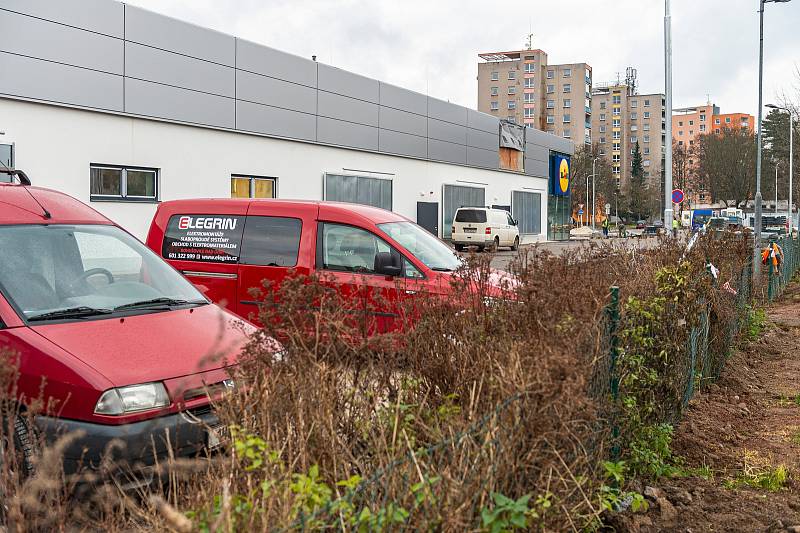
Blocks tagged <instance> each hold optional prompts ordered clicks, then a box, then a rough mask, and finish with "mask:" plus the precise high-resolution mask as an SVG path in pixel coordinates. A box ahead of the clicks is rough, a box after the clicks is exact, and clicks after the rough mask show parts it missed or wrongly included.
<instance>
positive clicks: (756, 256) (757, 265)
mask: <svg viewBox="0 0 800 533" xmlns="http://www.w3.org/2000/svg"><path fill="white" fill-rule="evenodd" d="M763 78H764V0H758V141H757V148H756V197H755V205H754V208H755V221H754V224H753V226H754V227H753V273H754V274H755V275H756V276H758V275H759V274H760V273H761V257H760V252H761V119H762V112H763V107H764V102H763V100H762V99H763Z"/></svg>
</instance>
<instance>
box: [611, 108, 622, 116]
mask: <svg viewBox="0 0 800 533" xmlns="http://www.w3.org/2000/svg"><path fill="white" fill-rule="evenodd" d="M621 113H622V110H621V109H620V108H618V107H615V108H614V109H613V110H612V111H611V114H612V115H614V116H615V117H618V116H620V114H621Z"/></svg>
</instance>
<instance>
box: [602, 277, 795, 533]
mask: <svg viewBox="0 0 800 533" xmlns="http://www.w3.org/2000/svg"><path fill="white" fill-rule="evenodd" d="M767 317H768V321H767V325H766V328H765V330H764V332H763V334H762V335H761V337H760V338H759V339H758V340H756V341H754V342H750V343H747V344H745V345H744V346H742V347H741V348H740V349H739V350H737V351H736V352H735V354H734V356H733V357H732V358H731V359H730V360H729V361H728V363H727V364H726V366H725V369H724V371H723V374H722V376H721V377H720V379H719V380H718V381H717V382H716V383H714V384H712V385H710V386H708V387H706V388H704V389H703V390H702V392H700V393H699V394H698V395H697V396H696V397H695V398H694V399H693V400H692V401H691V402H690V405H689V408H688V410H687V411H686V413H685V414H684V417H683V419H682V421H681V423H680V425H679V426H678V428H677V429H676V434H675V439H674V442H673V449H674V451H675V453H676V454H677V455H679V456H681V457H682V458H683V460H684V466H686V467H689V468H703V467H705V468H710V469H711V470H713V473H714V474H713V477H712V478H710V479H708V480H707V479H704V478H701V477H685V478H671V479H663V480H659V481H658V482H654V483H652V484H651V485H653V486H652V487H650V488H649V489H647V488H646V487H645V486H642V487H640V488H641V489H642V490H643V491H644V492H645V493H646V496H648V499H649V501H650V508H649V510H648V511H647V512H646V513H644V514H641V513H640V514H637V515H629V516H626V517H624V518H622V519H621V520H620V523H619V524H617V525H616V529H617V530H619V531H631V532H637V531H642V532H650V531H676V532H677V531H682V532H700V531H737V532H738V531H743V532H751V531H769V532H772V531H776V532H777V531H791V532H797V533H800V285H798V284H796V283H795V284H792V285H790V286H789V287H788V288H787V290H786V291H785V293H784V294H783V296H782V297H781V299H780V300H778V301H777V302H775V303H774V304H773V305H772V306H771V307H770V308H768V309H767ZM779 466H783V467H785V468H786V470H787V471H788V472H789V479H788V482H787V483H786V484H785V486H784V488H783V489H781V490H777V491H774V492H773V491H768V490H765V489H756V488H751V487H749V486H742V485H741V484H738V485H736V488H731V481H733V480H736V479H742V476H743V475H746V474H747V473H748V472H750V473H753V472H757V471H765V470H767V469H774V468H777V467H779ZM645 485H647V484H646V483H645Z"/></svg>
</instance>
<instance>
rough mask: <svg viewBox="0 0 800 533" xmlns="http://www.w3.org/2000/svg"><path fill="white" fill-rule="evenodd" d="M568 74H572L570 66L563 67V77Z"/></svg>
mask: <svg viewBox="0 0 800 533" xmlns="http://www.w3.org/2000/svg"><path fill="white" fill-rule="evenodd" d="M570 76H572V69H571V68H565V69H564V77H565V78H569V77H570Z"/></svg>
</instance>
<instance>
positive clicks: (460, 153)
mask: <svg viewBox="0 0 800 533" xmlns="http://www.w3.org/2000/svg"><path fill="white" fill-rule="evenodd" d="M428 157H429V158H430V159H433V160H434V161H446V162H448V163H457V164H459V165H466V164H467V147H466V146H464V145H463V144H454V143H449V142H445V141H438V140H436V139H428Z"/></svg>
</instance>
